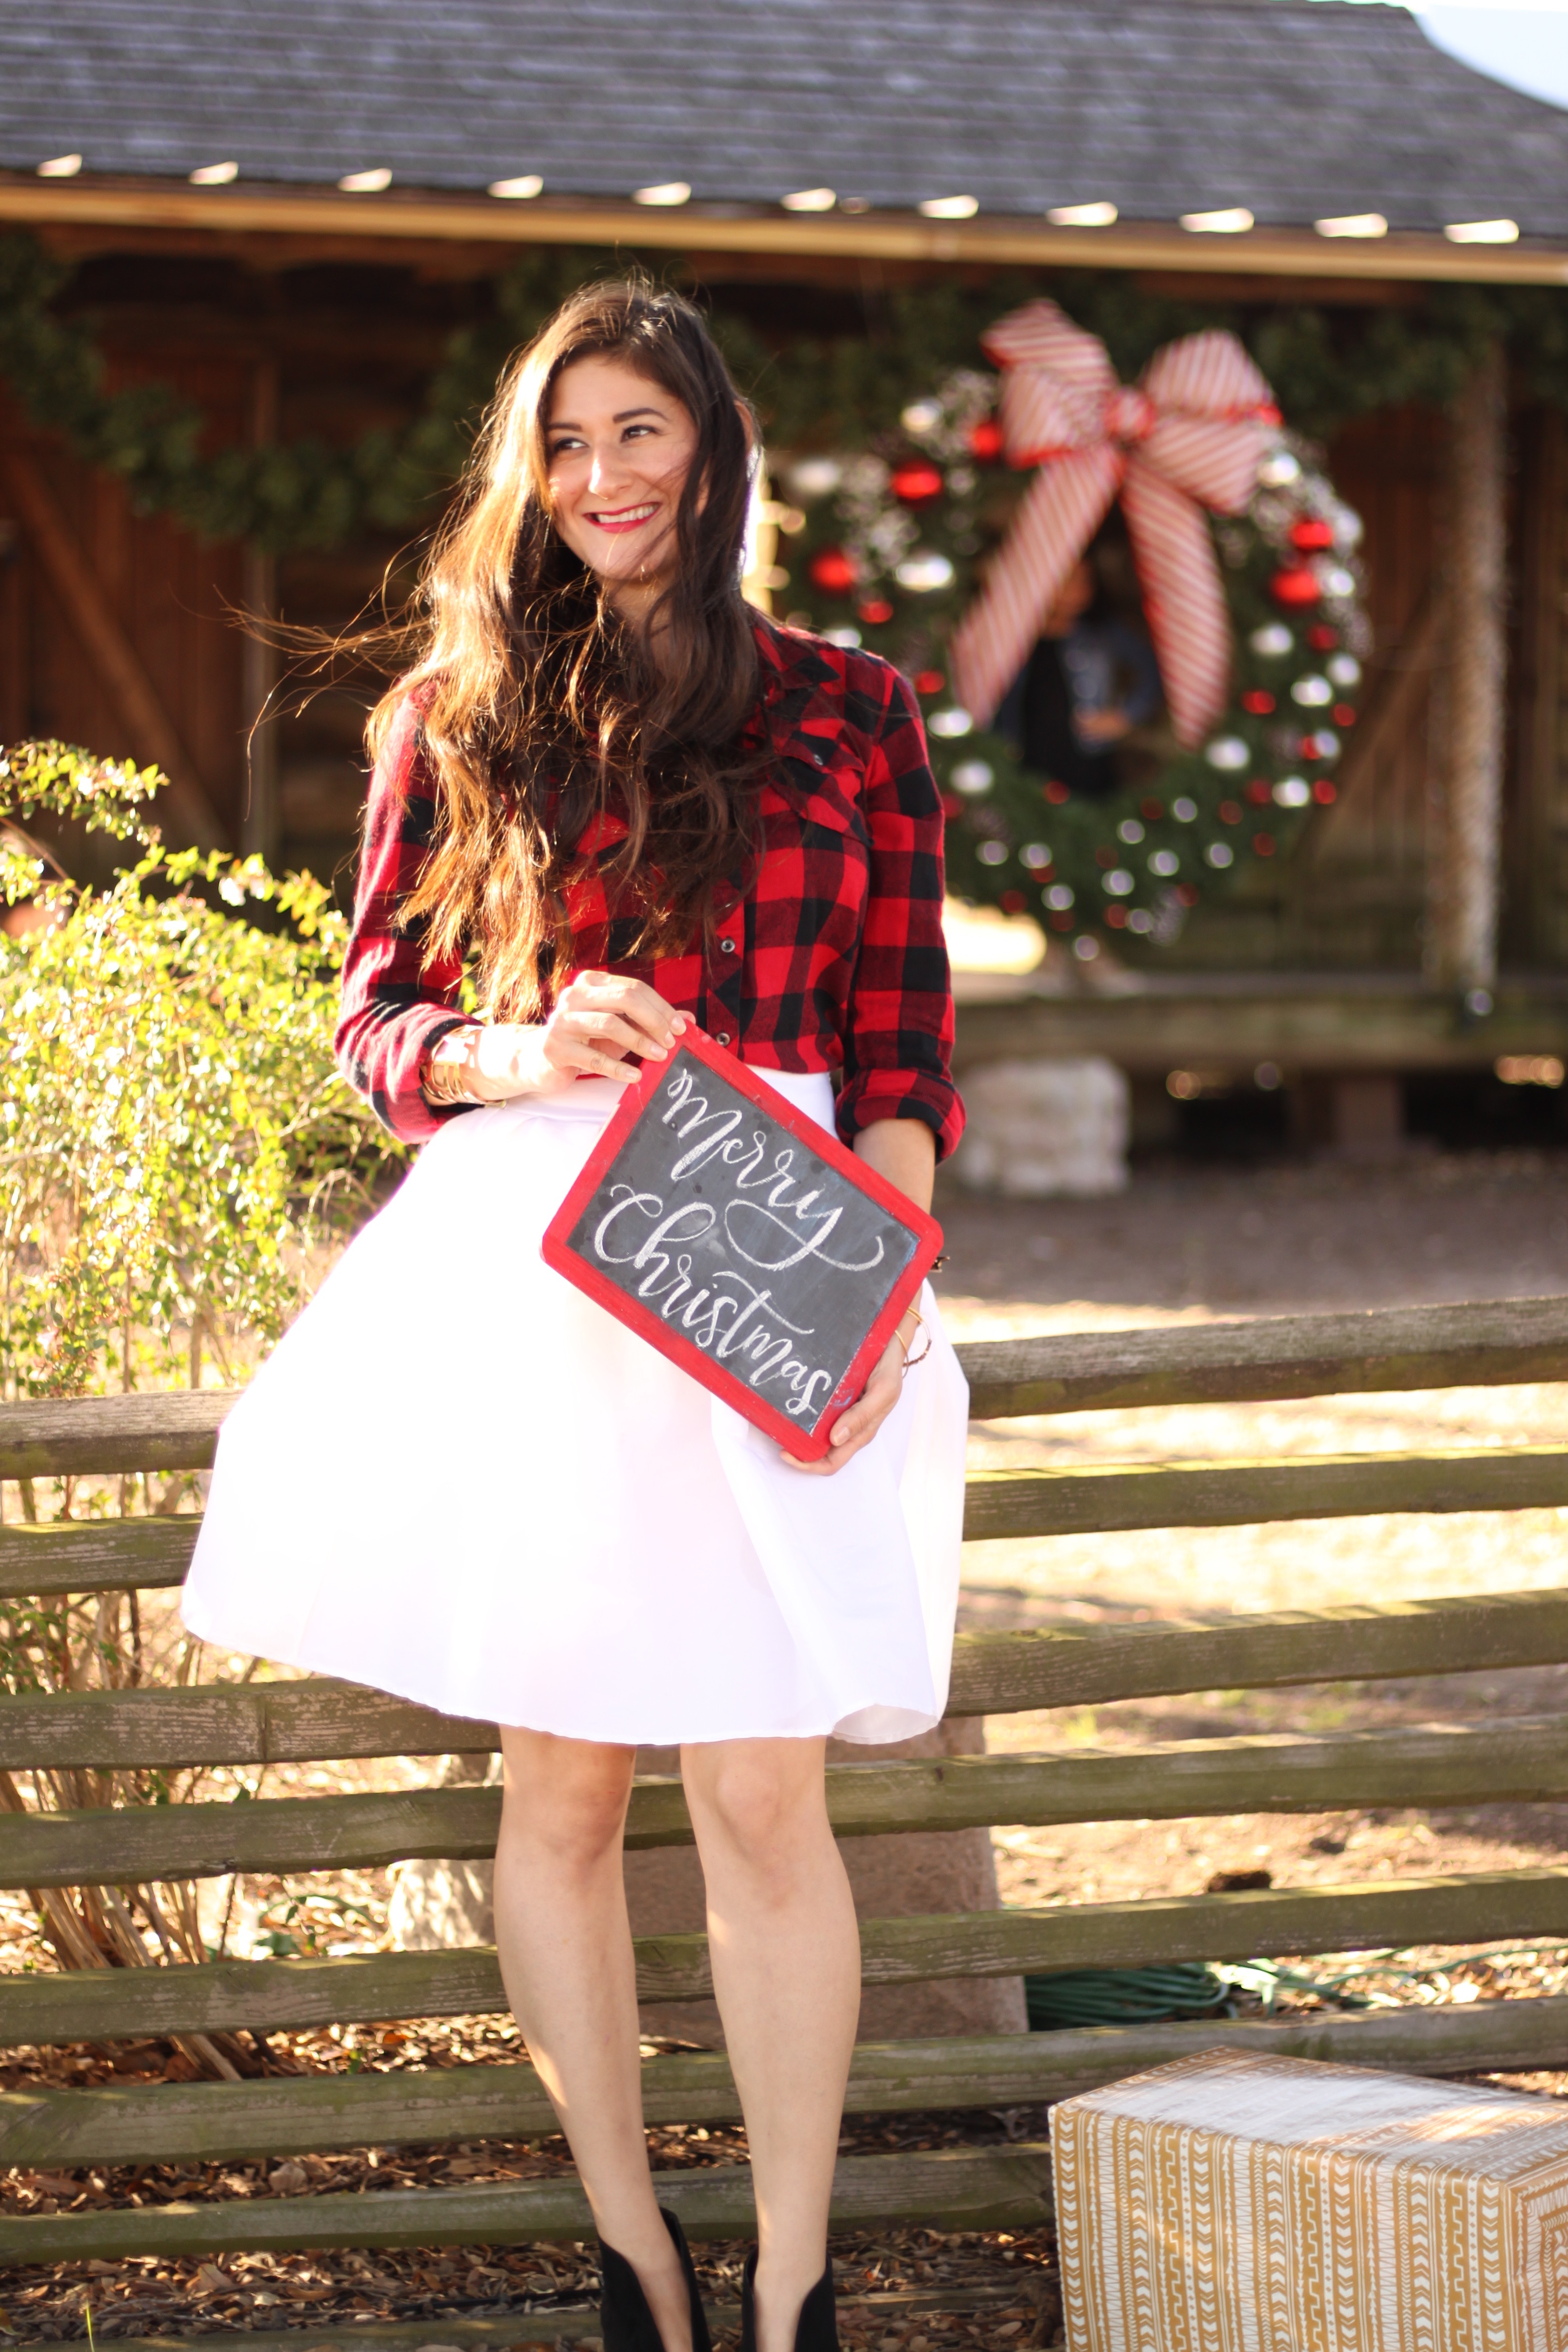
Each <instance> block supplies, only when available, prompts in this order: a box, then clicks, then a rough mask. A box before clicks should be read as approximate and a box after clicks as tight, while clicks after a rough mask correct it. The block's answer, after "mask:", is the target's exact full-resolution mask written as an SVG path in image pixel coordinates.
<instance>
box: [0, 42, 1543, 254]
mask: <svg viewBox="0 0 1568 2352" xmlns="http://www.w3.org/2000/svg"><path fill="white" fill-rule="evenodd" d="M71 153H79V154H80V156H81V157H82V159H83V179H84V182H87V183H90V182H91V181H92V180H93V179H94V178H95V177H97V178H100V179H101V178H102V177H103V176H104V175H108V176H109V177H110V178H115V177H118V178H121V179H126V178H129V179H130V180H132V181H135V182H138V183H142V184H147V183H153V184H156V183H162V184H165V185H167V184H170V183H174V184H179V185H181V186H183V185H184V184H185V183H186V181H187V178H188V175H189V174H190V173H191V172H192V171H193V170H195V169H198V168H199V167H202V166H204V165H211V164H213V163H225V162H232V163H237V165H238V177H237V181H236V182H235V184H234V187H233V189H232V190H211V191H204V192H203V193H204V195H205V196H208V197H209V198H210V199H211V200H212V201H213V202H214V203H220V202H223V201H225V200H226V201H227V202H228V203H229V204H230V205H233V204H234V203H235V201H236V199H237V197H238V196H239V195H241V194H243V193H244V192H246V191H255V190H256V189H257V188H258V187H259V186H261V185H263V184H266V185H270V186H273V187H279V188H284V189H287V188H290V187H292V188H293V189H296V190H299V189H301V188H305V187H313V188H316V189H331V188H333V187H334V184H336V183H337V182H338V181H340V180H341V179H342V177H343V176H344V175H346V174H350V173H365V172H376V171H383V172H385V171H390V173H392V176H393V187H392V194H393V197H394V198H395V197H396V196H397V194H399V193H400V192H403V191H408V190H428V191H437V192H448V193H450V194H463V195H465V196H468V197H469V198H475V199H482V200H483V201H484V202H485V203H486V204H489V205H496V200H495V199H492V198H487V197H485V194H484V192H485V191H486V189H487V188H488V187H489V184H491V183H492V182H495V181H505V180H511V179H515V178H517V177H518V176H519V175H521V174H527V173H537V174H538V175H539V176H540V178H541V179H542V183H543V189H544V194H543V198H542V205H543V206H545V207H548V206H549V205H551V204H552V202H556V203H559V202H560V201H562V200H563V199H590V200H595V199H597V200H602V201H605V202H608V203H611V204H617V205H626V204H627V202H628V201H629V200H630V199H631V198H632V196H633V195H634V194H635V192H637V190H639V189H646V188H647V187H649V186H652V185H658V184H668V183H679V182H684V183H686V184H689V188H690V191H691V199H690V205H689V208H688V210H687V212H686V215H685V217H686V219H687V220H688V221H691V222H692V226H695V220H694V218H693V215H707V216H708V217H709V218H710V219H713V220H717V219H720V218H722V217H725V216H726V215H728V216H730V217H735V216H737V215H747V214H750V213H753V212H755V213H761V214H763V215H774V216H775V217H776V215H777V207H778V205H779V201H780V199H781V198H782V197H784V196H785V195H786V194H791V193H794V192H796V191H799V190H801V189H804V188H809V187H822V188H826V189H831V190H833V191H835V192H836V193H837V197H838V199H839V206H838V210H837V214H836V215H835V222H836V224H842V222H843V220H844V216H845V215H844V200H845V199H848V200H849V202H850V204H851V205H853V206H855V207H856V208H857V210H861V211H868V212H870V213H872V214H876V215H887V214H899V213H905V214H908V213H911V212H913V211H914V210H915V208H916V207H918V206H919V205H921V204H922V203H925V202H929V201H930V200H931V199H933V198H943V197H950V196H954V195H967V196H973V198H974V199H976V200H977V205H978V215H977V220H978V221H979V222H980V223H984V221H986V220H988V219H993V218H994V219H1001V220H1011V221H1015V222H1017V221H1026V222H1027V221H1033V222H1041V221H1042V220H1043V216H1044V215H1046V214H1047V212H1048V211H1049V210H1050V209H1051V208H1052V207H1057V206H1062V205H1083V204H1087V203H1102V204H1112V205H1115V206H1116V207H1117V208H1118V211H1119V213H1120V214H1121V217H1122V220H1123V222H1124V223H1125V222H1127V221H1129V220H1131V221H1136V222H1143V223H1150V224H1155V225H1170V226H1172V227H1173V226H1174V224H1175V223H1176V222H1177V220H1178V218H1179V216H1180V215H1183V214H1190V213H1198V212H1207V211H1213V210H1215V209H1219V208H1223V207H1228V206H1245V207H1246V208H1247V210H1248V211H1249V212H1250V213H1252V214H1253V215H1255V218H1256V220H1257V222H1258V232H1257V233H1255V234H1260V233H1267V232H1268V231H1269V230H1271V229H1273V230H1283V231H1297V232H1305V233H1306V234H1307V235H1308V236H1310V235H1311V233H1312V225H1313V224H1314V223H1315V222H1317V221H1319V220H1321V219H1323V218H1326V217H1336V216H1342V215H1358V214H1373V213H1376V214H1382V215H1384V217H1385V218H1386V220H1387V222H1388V223H1389V226H1390V228H1391V230H1392V231H1394V234H1395V236H1396V237H1397V236H1399V235H1400V233H1402V232H1407V233H1409V234H1410V235H1412V236H1416V237H1420V238H1431V237H1435V236H1442V234H1443V232H1444V231H1445V229H1446V228H1447V227H1448V226H1451V225H1453V224H1456V223H1466V222H1475V221H1484V220H1490V219H1494V218H1498V217H1506V218H1509V219H1511V220H1513V221H1515V222H1517V224H1518V225H1519V228H1520V230H1521V234H1522V236H1523V238H1524V239H1525V240H1527V241H1528V240H1532V239H1535V240H1545V241H1549V242H1550V243H1551V244H1552V245H1554V246H1559V247H1562V246H1568V110H1562V109H1559V108H1556V107H1552V106H1549V105H1546V104H1543V103H1542V102H1540V101H1538V100H1533V99H1530V98H1527V97H1523V96H1521V94H1520V93H1518V92H1517V91H1514V90H1511V89H1507V88H1505V87H1503V86H1502V85H1500V84H1499V83H1496V82H1493V81H1490V80H1489V79H1486V78H1485V77H1484V76H1482V75H1479V74H1477V73H1475V72H1473V71H1471V69H1470V68H1468V67H1467V66H1465V65H1463V64H1460V63H1459V62H1458V61H1457V60H1456V59H1454V58H1449V57H1447V56H1446V55H1444V54H1443V53H1442V52H1441V51H1439V50H1437V49H1436V48H1434V47H1432V45H1431V44H1430V43H1429V42H1428V41H1427V40H1426V37H1424V35H1423V34H1422V32H1421V31H1420V28H1419V26H1417V25H1416V23H1415V21H1414V19H1413V18H1412V17H1411V16H1409V15H1408V14H1407V13H1406V12H1405V10H1404V9H1403V8H1400V7H1395V6H1389V5H1350V4H1349V0H417V5H415V0H265V5H260V6H258V5H256V0H136V5H134V6H127V5H125V0H50V5H47V6H46V7H37V8H31V9H29V8H26V7H20V6H18V7H14V8H10V9H7V10H6V11H5V16H4V20H3V22H0V170H5V171H8V172H10V173H14V174H16V175H18V176H23V175H25V176H26V178H27V179H28V180H31V179H32V177H33V175H34V174H35V173H36V172H37V165H38V164H39V163H41V162H44V161H46V160H47V159H49V158H52V157H56V156H59V155H62V154H71ZM55 185H56V186H57V187H58V191H59V194H60V198H61V201H62V202H66V203H68V202H70V201H71V200H72V192H71V191H70V190H69V189H68V187H67V185H66V184H65V183H64V182H58V183H56V184H55ZM359 201H360V202H362V203H363V202H366V201H369V199H366V198H361V199H359ZM6 209H8V210H11V211H12V212H13V214H14V215H15V213H16V206H15V205H8V206H7V207H6ZM497 209H499V206H497ZM514 209H521V208H514ZM534 209H535V213H536V217H537V213H538V207H535V208H534ZM1097 234H1099V233H1098V232H1095V231H1092V230H1091V231H1079V232H1078V235H1079V237H1080V239H1083V240H1084V241H1085V243H1086V254H1085V257H1091V256H1092V251H1093V247H1092V239H1093V237H1094V236H1096V235H1097ZM1187 242H1188V243H1190V244H1194V245H1197V244H1201V245H1202V246H1203V247H1204V248H1205V253H1204V256H1203V259H1204V261H1205V266H1212V261H1213V257H1214V255H1215V250H1216V248H1217V247H1219V246H1220V245H1222V244H1224V245H1226V246H1227V247H1240V246H1244V245H1246V244H1247V243H1248V242H1249V240H1248V239H1247V238H1245V237H1241V238H1224V239H1222V238H1219V237H1216V236H1203V237H1202V238H1198V239H1194V238H1189V239H1188V240H1187ZM1314 242H1315V244H1316V245H1317V247H1318V249H1319V252H1320V254H1321V261H1320V264H1319V266H1320V267H1331V266H1332V263H1333V260H1334V259H1335V258H1336V257H1337V255H1336V254H1334V253H1333V252H1331V249H1330V248H1329V245H1328V241H1327V240H1325V239H1322V238H1317V239H1315V240H1314ZM1336 243H1337V241H1336ZM1107 257H1110V255H1109V253H1108V254H1107ZM1237 259H1239V255H1237V257H1236V258H1235V259H1232V258H1231V257H1229V256H1228V255H1227V260H1229V261H1230V266H1233V267H1234V266H1236V260H1237Z"/></svg>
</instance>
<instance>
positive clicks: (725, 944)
mask: <svg viewBox="0 0 1568 2352" xmlns="http://www.w3.org/2000/svg"><path fill="white" fill-rule="evenodd" d="M719 944H720V946H721V948H722V949H723V950H724V953H725V954H726V955H733V954H734V952H735V942H734V940H720V942H719Z"/></svg>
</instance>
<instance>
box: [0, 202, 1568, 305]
mask: <svg viewBox="0 0 1568 2352" xmlns="http://www.w3.org/2000/svg"><path fill="white" fill-rule="evenodd" d="M0 220H12V221H18V222H22V223H25V224H26V226H32V227H41V226H45V225H46V224H47V225H51V226H52V225H55V224H60V225H64V226H69V225H71V224H73V223H82V224H90V225H98V226H112V227H117V228H121V229H184V228H195V229H198V230H209V231H212V232H214V233H216V234H226V235H233V234H234V233H235V232H237V231H238V232H240V233H242V234H246V235H249V236H267V235H276V234H278V233H279V232H282V233H285V234H292V235H296V236H298V235H300V234H305V235H316V236H347V237H354V238H359V239H362V240H363V243H364V244H365V245H367V246H374V245H375V244H377V243H380V242H383V241H384V240H386V239H389V238H392V239H399V240H402V241H403V242H405V243H406V242H407V241H408V240H409V239H411V238H412V239H416V240H428V241H431V242H435V243H445V242H446V241H447V240H448V239H452V238H456V239H459V240H467V241H470V242H482V243H484V244H489V245H493V246H495V247H500V248H502V249H504V248H506V247H516V246H519V245H595V246H616V245H626V246H630V247H633V248H634V249H635V248H636V247H643V248H645V249H652V248H655V247H660V248H663V249H665V250H668V251H674V252H687V251H689V250H690V249H691V248H692V247H696V246H700V247H703V248H704V249H705V250H706V251H707V252H710V253H778V254H784V253H815V254H850V255H855V256H857V257H861V258H864V259H867V260H880V261H941V262H954V261H956V262H965V261H969V262H984V263H987V264H997V265H1002V266H1005V265H1008V264H1014V265H1022V264H1027V263H1038V262H1044V263H1055V264H1057V265H1058V266H1060V267H1064V268H1102V269H1151V268H1154V269H1170V270H1180V271H1183V272H1187V271H1192V272H1194V273H1197V274H1201V275H1203V276H1205V277H1215V276H1226V277H1232V276H1234V277H1244V278H1246V277H1257V276H1258V275H1264V276H1268V275H1277V276H1279V277H1285V278H1342V279H1346V280H1355V279H1369V278H1370V279H1405V280H1415V279H1423V278H1448V279H1456V280H1459V281H1463V282H1468V283H1480V284H1490V285H1514V286H1563V285H1568V251H1565V250H1563V248H1562V247H1554V246H1548V245H1545V244H1543V243H1542V242H1540V241H1538V240H1535V239H1531V240H1529V241H1525V240H1521V242H1520V243H1519V244H1517V245H1510V246H1495V245H1494V246H1484V245H1452V244H1450V243H1449V242H1448V241H1447V238H1445V237H1443V236H1437V235H1436V234H1426V233H1422V232H1414V233H1400V232H1395V233H1394V235H1392V236H1384V237H1377V238H1369V239H1366V240H1364V241H1363V240H1360V239H1356V238H1346V239H1332V240H1325V239H1324V238H1322V237H1321V236H1317V235H1315V234H1314V232H1313V231H1312V230H1311V229H1309V228H1255V229H1251V230H1248V231H1247V234H1246V235H1244V236H1232V237H1214V236H1191V235H1189V234H1188V233H1187V231H1185V230H1184V229H1181V228H1178V227H1176V226H1174V225H1173V223H1171V222H1169V221H1119V222H1118V223H1117V224H1116V226H1114V227H1113V228H1097V229H1082V228H1078V229H1074V228H1052V227H1051V226H1049V225H1048V224H1047V222H1045V221H1041V220H1036V219H1030V218H1027V217H1015V216H1010V215H1007V216H1004V215H991V216H989V217H979V218H976V219H974V220H973V221H941V222H938V221H928V220H924V219H922V218H921V217H920V215H917V214H912V213H904V212H891V211H886V212H868V213H861V214H844V213H817V214H809V213H786V212H783V211H776V210H774V209H773V206H771V205H769V206H765V207H763V206H759V207H757V208H755V209H752V208H750V207H747V206H744V205H681V206H679V207H676V208H671V209H670V210H668V211H659V210H657V209H656V210H648V209H646V208H644V207H643V206H640V205H628V204H623V203H619V202H614V201H610V202H601V201H597V200H595V199H594V198H592V197H572V196H560V197H555V196H542V197H539V198H537V199H536V200H535V201H534V202H532V203H531V204H509V203H505V202H502V201H499V200H498V199H496V198H494V197H490V196H476V195H467V194H464V195H440V194H431V193H427V192H416V191H410V192H406V193H405V191H403V190H401V189H397V190H394V191H391V192H389V193H388V194H384V195H342V194H339V193H338V191H337V190H336V189H331V188H307V189H298V190H296V189H285V188H278V187H263V186H254V187H247V186H246V185H245V184H243V183H242V184H239V185H237V186H235V187H230V188H191V187H183V186H180V185H178V184H173V183H171V182H169V181H163V180H158V181H153V180H142V181H134V180H112V179H109V178H102V179H88V178H82V179H79V180H71V181H62V180H54V181H44V182H40V181H37V180H23V179H21V178H19V177H18V178H14V179H0Z"/></svg>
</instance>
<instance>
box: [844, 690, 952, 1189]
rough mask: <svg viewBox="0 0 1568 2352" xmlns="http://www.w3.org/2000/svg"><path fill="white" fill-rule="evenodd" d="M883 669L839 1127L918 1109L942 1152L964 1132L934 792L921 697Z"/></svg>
mask: <svg viewBox="0 0 1568 2352" xmlns="http://www.w3.org/2000/svg"><path fill="white" fill-rule="evenodd" d="M888 676H889V699H888V704H887V708H886V710H885V712H884V715H883V719H882V724H881V726H880V728H879V730H878V734H877V737H876V740H875V742H874V743H873V746H872V749H871V754H870V758H869V760H868V764H867V771H866V780H865V785H864V789H863V793H862V798H861V806H862V809H863V811H864V813H865V817H866V823H867V828H868V835H869V838H870V885H869V891H868V901H867V907H866V921H865V929H864V932H863V935H862V938H861V942H860V950H859V954H858V958H857V960H856V965H855V975H854V980H853V982H852V985H851V990H850V997H849V1018H848V1024H847V1031H846V1034H845V1038H844V1085H843V1087H842V1089H841V1091H840V1094H839V1097H838V1130H839V1133H840V1134H841V1135H842V1136H843V1138H844V1139H845V1141H846V1142H849V1141H851V1140H852V1139H853V1138H854V1136H855V1135H856V1133H857V1132H858V1129H861V1128H863V1127H869V1126H870V1125H871V1124H872V1122H873V1121H874V1120H876V1119H880V1118H918V1119H922V1120H923V1121H924V1122H925V1124H926V1126H927V1127H929V1128H930V1129H931V1132H932V1134H933V1135H934V1136H935V1138H936V1147H937V1157H938V1159H939V1160H940V1159H945V1158H946V1157H947V1155H948V1153H949V1152H950V1151H952V1149H953V1147H954V1145H955V1144H956V1143H957V1141H958V1139H959V1137H960V1136H961V1135H962V1134H963V1103H962V1102H961V1101H960V1099H959V1095H958V1090H957V1088H956V1087H954V1085H953V1083H952V975H951V973H950V972H949V970H948V961H947V943H946V940H944V938H943V936H942V797H941V794H940V793H939V792H938V790H937V784H936V779H935V777H934V776H933V775H932V774H931V761H930V759H929V758H928V756H927V752H926V741H925V730H924V728H923V726H922V725H921V715H920V709H919V706H918V704H917V703H916V702H915V700H914V698H913V696H912V695H911V693H910V689H909V688H908V687H907V686H906V684H905V683H904V680H903V679H902V678H901V677H899V676H898V674H897V672H892V671H890V672H889V673H888Z"/></svg>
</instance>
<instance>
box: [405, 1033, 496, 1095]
mask: <svg viewBox="0 0 1568 2352" xmlns="http://www.w3.org/2000/svg"><path fill="white" fill-rule="evenodd" d="M450 1034H451V1032H450V1031H449V1030H448V1031H447V1035H448V1036H449V1035H450ZM437 1042H439V1041H437ZM419 1090H420V1092H421V1093H422V1094H423V1096H424V1097H425V1099H426V1102H427V1103H428V1104H429V1105H430V1107H431V1108H432V1109H433V1110H441V1109H447V1108H456V1107H458V1106H459V1105H463V1104H468V1105H471V1106H472V1107H473V1108H476V1109H477V1108H479V1106H480V1104H481V1103H482V1101H483V1099H484V1098H483V1097H482V1096H480V1095H476V1094H471V1093H470V1092H469V1090H468V1074H467V1072H466V1071H465V1070H464V1068H463V1066H462V1065H461V1063H459V1062H438V1061H437V1059H436V1053H435V1047H434V1046H432V1048H431V1050H430V1052H429V1053H428V1054H426V1056H425V1067H424V1069H423V1071H422V1072H421V1073H420V1077H419Z"/></svg>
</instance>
